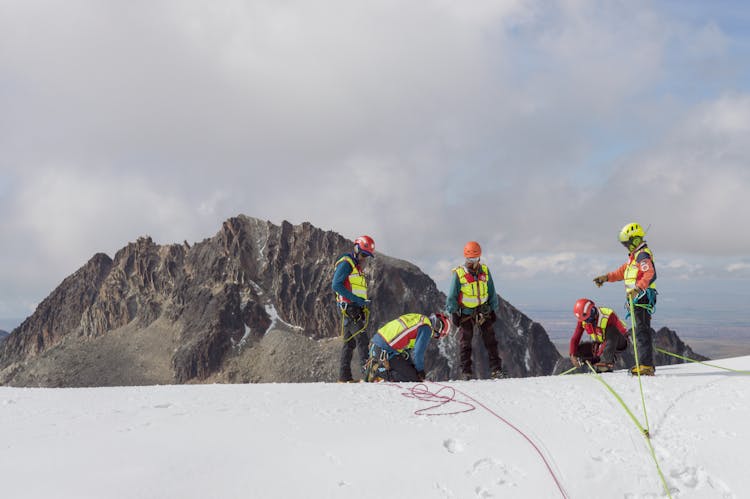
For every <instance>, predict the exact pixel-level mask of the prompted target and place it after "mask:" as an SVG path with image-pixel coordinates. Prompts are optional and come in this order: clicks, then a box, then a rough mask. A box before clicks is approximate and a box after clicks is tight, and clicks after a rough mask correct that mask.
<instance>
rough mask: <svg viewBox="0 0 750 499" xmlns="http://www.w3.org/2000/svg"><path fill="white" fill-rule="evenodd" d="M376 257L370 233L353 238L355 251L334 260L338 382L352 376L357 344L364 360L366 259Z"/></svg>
mask: <svg viewBox="0 0 750 499" xmlns="http://www.w3.org/2000/svg"><path fill="white" fill-rule="evenodd" d="M374 257H375V241H373V240H372V238H371V237H370V236H360V237H358V238H357V239H355V240H354V251H352V252H351V253H345V254H343V255H341V256H340V257H339V258H338V259H337V260H336V263H335V270H334V272H333V282H332V284H331V287H332V288H333V291H334V292H335V293H336V306H337V308H338V311H339V313H340V314H341V338H342V339H343V340H344V346H343V347H342V348H341V357H340V365H339V382H340V383H349V382H352V381H354V379H353V377H352V368H351V363H352V356H353V355H354V349H355V347H359V357H360V364H359V365H360V366H364V365H365V363H366V362H367V357H368V349H367V345H368V342H369V338H368V336H367V325H368V320H369V317H370V308H369V305H370V300H369V298H368V297H367V278H366V276H365V272H364V266H365V262H366V261H367V259H368V258H374Z"/></svg>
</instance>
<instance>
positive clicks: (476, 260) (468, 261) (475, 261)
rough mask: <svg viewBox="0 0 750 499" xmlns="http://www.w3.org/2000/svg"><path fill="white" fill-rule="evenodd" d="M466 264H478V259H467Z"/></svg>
mask: <svg viewBox="0 0 750 499" xmlns="http://www.w3.org/2000/svg"><path fill="white" fill-rule="evenodd" d="M466 263H479V257H478V256H477V257H474V258H467V259H466Z"/></svg>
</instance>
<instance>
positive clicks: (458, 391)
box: [415, 382, 568, 498]
mask: <svg viewBox="0 0 750 499" xmlns="http://www.w3.org/2000/svg"><path fill="white" fill-rule="evenodd" d="M432 383H433V384H434V385H437V386H440V387H441V389H440V390H438V391H437V392H436V393H440V392H441V391H442V390H443V389H446V388H450V389H451V390H453V393H454V395H455V393H460V394H461V395H463V396H464V397H466V398H467V399H469V400H471V401H472V402H474V403H475V404H477V405H478V406H480V407H481V408H482V409H484V410H485V411H487V412H489V413H490V414H492V415H493V416H495V417H496V418H497V419H499V420H500V421H502V422H503V423H505V424H506V425H508V426H509V427H511V428H512V429H514V430H515V431H516V432H517V433H518V434H519V435H521V436H522V437H523V438H524V439H525V440H526V441H527V442H528V443H529V444H530V445H531V446H532V447H533V448H534V450H535V451H536V453H537V454H539V457H540V458H541V459H542V461H543V462H544V465H545V466H546V467H547V471H549V474H550V475H551V476H552V479H553V480H554V481H555V485H557V489H558V490H559V491H560V494H562V496H563V497H565V498H567V497H568V494H567V493H566V492H565V489H564V488H563V486H562V484H561V483H560V480H559V479H558V478H557V475H556V474H555V472H554V470H553V469H552V466H551V465H550V463H549V461H547V458H546V457H544V454H543V453H542V451H541V449H539V446H538V445H536V444H535V443H534V441H533V440H531V438H530V437H529V436H528V435H526V433H524V432H523V431H522V430H520V429H519V428H518V427H517V426H516V425H514V424H513V423H511V422H510V421H508V420H507V419H505V418H504V417H502V416H501V415H499V414H498V413H496V412H495V411H493V410H492V409H490V408H489V407H487V406H486V405H484V404H483V403H481V402H479V401H478V400H477V399H475V398H474V397H472V396H471V395H468V394H467V393H465V392H462V391H461V390H456V389H455V388H452V387H450V386H448V385H442V384H440V383H435V382H432ZM417 386H419V385H417ZM423 386H424V385H423ZM415 388H416V387H415ZM427 391H428V392H429V390H427ZM460 403H466V402H460ZM469 405H470V404H469ZM472 409H474V407H472ZM460 412H466V411H460ZM415 414H416V412H415Z"/></svg>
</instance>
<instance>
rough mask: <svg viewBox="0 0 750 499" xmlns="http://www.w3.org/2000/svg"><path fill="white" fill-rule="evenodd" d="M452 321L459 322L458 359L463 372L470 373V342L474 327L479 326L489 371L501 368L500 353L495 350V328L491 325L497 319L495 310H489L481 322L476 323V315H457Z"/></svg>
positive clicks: (472, 337)
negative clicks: (487, 358)
mask: <svg viewBox="0 0 750 499" xmlns="http://www.w3.org/2000/svg"><path fill="white" fill-rule="evenodd" d="M453 319H454V323H455V322H459V329H458V342H459V361H460V363H461V372H463V373H465V374H472V366H473V364H472V360H471V356H472V346H471V342H472V340H473V339H474V328H475V327H478V328H479V334H480V335H481V336H482V343H484V348H486V349H487V355H488V357H489V364H490V372H493V371H499V370H500V369H502V360H501V359H500V354H499V353H498V351H497V339H496V338H495V329H494V328H493V327H492V326H493V324H495V321H496V320H497V316H496V315H495V312H494V311H493V312H490V314H489V315H488V316H487V318H486V319H485V320H484V321H483V322H482V323H481V324H477V322H479V321H478V316H459V317H456V316H454V317H453Z"/></svg>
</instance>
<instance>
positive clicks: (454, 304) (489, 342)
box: [445, 241, 505, 380]
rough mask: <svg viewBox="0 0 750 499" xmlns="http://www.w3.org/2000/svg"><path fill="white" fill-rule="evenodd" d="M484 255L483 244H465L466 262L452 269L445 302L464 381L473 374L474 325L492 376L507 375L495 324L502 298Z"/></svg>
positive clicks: (470, 242)
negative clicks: (480, 338)
mask: <svg viewBox="0 0 750 499" xmlns="http://www.w3.org/2000/svg"><path fill="white" fill-rule="evenodd" d="M481 256H482V247H481V246H479V243H478V242H476V241H469V242H468V243H466V246H464V257H465V258H466V261H465V262H464V264H463V265H461V266H459V267H456V268H454V269H453V280H452V281H451V286H450V289H449V290H448V297H447V299H446V302H445V311H446V313H448V314H450V315H451V319H452V321H453V323H454V324H455V325H456V326H458V334H459V337H458V338H459V360H460V363H461V379H465V380H469V379H472V378H473V377H474V373H473V369H472V358H471V357H472V346H471V341H472V339H473V337H474V329H475V328H479V332H480V334H481V336H482V342H483V343H484V347H485V348H486V349H487V355H488V356H489V363H490V366H489V367H490V377H492V378H503V377H505V374H504V373H503V370H502V359H501V358H500V354H499V353H498V348H497V339H496V338H495V329H494V327H493V324H494V323H495V321H496V320H497V309H498V307H499V305H500V300H499V299H498V297H497V293H496V292H495V284H494V282H493V281H492V274H490V269H489V268H487V265H485V264H483V263H481V262H480V259H481Z"/></svg>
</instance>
